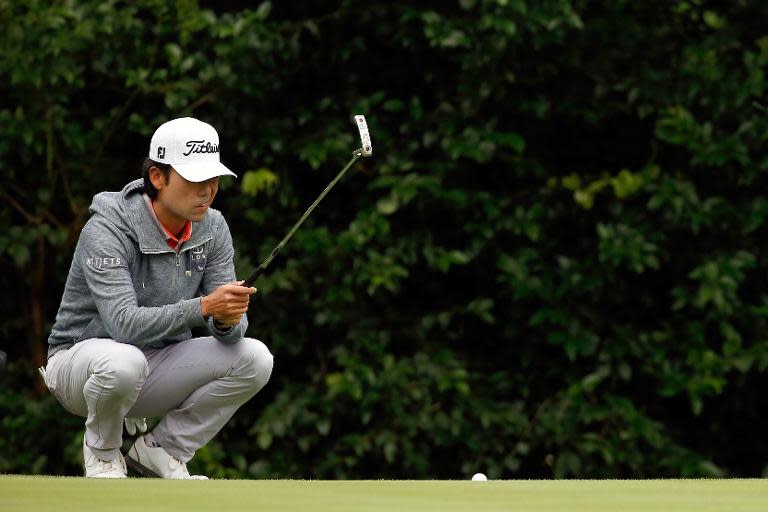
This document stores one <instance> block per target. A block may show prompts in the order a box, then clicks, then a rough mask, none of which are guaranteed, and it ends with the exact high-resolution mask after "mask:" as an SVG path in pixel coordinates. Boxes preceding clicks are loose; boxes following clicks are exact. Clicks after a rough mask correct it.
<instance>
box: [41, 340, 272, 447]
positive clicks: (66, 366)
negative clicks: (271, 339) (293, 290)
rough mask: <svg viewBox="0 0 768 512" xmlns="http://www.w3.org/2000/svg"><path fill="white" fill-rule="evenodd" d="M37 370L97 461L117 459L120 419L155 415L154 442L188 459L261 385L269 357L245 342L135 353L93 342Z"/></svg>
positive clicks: (189, 342) (120, 345) (133, 349)
mask: <svg viewBox="0 0 768 512" xmlns="http://www.w3.org/2000/svg"><path fill="white" fill-rule="evenodd" d="M44 373H45V374H44V377H45V381H46V385H47V386H48V388H49V389H50V390H51V392H52V393H53V394H54V396H55V397H56V398H57V399H58V400H59V402H61V404H62V405H63V406H64V407H65V408H66V409H67V410H68V411H70V412H72V413H73V414H76V415H78V416H84V417H85V418H86V421H85V440H86V442H87V444H88V446H89V447H90V448H91V450H93V452H94V453H96V455H97V456H98V457H100V458H102V459H104V460H113V459H114V458H115V457H117V454H118V452H119V450H120V447H121V445H122V441H123V437H122V436H123V419H124V418H125V417H126V416H127V417H130V418H145V417H162V420H161V421H160V423H159V424H158V425H157V426H156V427H155V429H154V430H153V431H152V434H153V435H154V437H155V441H156V442H157V443H158V444H160V446H162V447H163V448H164V449H165V451H167V452H168V453H169V454H170V455H172V456H173V457H175V458H177V459H179V460H180V461H182V462H188V461H189V460H190V459H191V458H192V456H193V455H194V454H195V451H196V450H197V449H199V448H200V447H202V446H204V445H205V444H206V443H207V442H208V441H210V440H211V438H213V436H215V435H216V434H217V433H218V432H219V430H221V428H222V427H223V426H224V425H225V424H226V423H227V421H229V419H230V418H231V417H232V415H233V414H234V413H235V411H236V410H237V409H238V408H239V407H240V406H241V405H243V404H244V403H245V402H247V401H248V400H249V399H250V398H251V397H252V396H253V395H255V394H256V393H258V392H259V390H260V389H261V388H263V387H264V385H265V384H266V383H267V381H268V380H269V377H270V375H271V373H272V354H271V353H270V352H269V349H267V347H266V345H264V344H263V343H262V342H260V341H259V340H255V339H252V338H243V339H241V340H240V341H239V342H237V343H234V344H232V345H226V344H224V343H221V342H219V341H217V340H216V339H215V338H212V337H204V338H193V339H190V340H187V341H183V342H181V343H177V344H174V345H169V346H167V347H165V348H162V349H147V350H145V351H143V352H142V350H140V349H139V348H137V347H135V346H133V345H128V344H125V343H119V342H116V341H114V340H111V339H101V338H94V339H89V340H85V341H82V342H80V343H77V344H75V345H74V346H73V347H72V348H70V349H68V350H62V351H60V352H57V353H56V354H54V355H53V357H52V358H51V359H50V360H49V361H48V365H47V368H46V370H45V372H44Z"/></svg>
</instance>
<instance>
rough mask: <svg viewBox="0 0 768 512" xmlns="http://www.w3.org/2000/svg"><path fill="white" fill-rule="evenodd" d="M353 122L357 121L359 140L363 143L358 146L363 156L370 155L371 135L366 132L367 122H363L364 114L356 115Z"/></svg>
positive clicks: (371, 147)
mask: <svg viewBox="0 0 768 512" xmlns="http://www.w3.org/2000/svg"><path fill="white" fill-rule="evenodd" d="M355 123H357V129H358V130H359V131H360V141H361V142H362V143H363V147H362V148H360V151H361V154H362V155H363V156H371V155H372V154H373V146H372V145H371V135H370V134H369V133H368V123H366V122H365V116H361V115H356V116H355Z"/></svg>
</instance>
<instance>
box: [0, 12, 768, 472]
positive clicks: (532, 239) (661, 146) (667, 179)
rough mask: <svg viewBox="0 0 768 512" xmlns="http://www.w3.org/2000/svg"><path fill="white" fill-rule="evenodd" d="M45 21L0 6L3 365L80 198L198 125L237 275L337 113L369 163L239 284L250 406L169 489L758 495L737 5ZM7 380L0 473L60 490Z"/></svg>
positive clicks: (756, 86) (56, 435)
mask: <svg viewBox="0 0 768 512" xmlns="http://www.w3.org/2000/svg"><path fill="white" fill-rule="evenodd" d="M49 4H50V3H49V2H25V3H19V2H7V1H0V21H1V22H2V26H1V27H0V33H1V34H2V36H0V76H3V77H4V80H3V82H2V84H1V85H0V173H2V176H3V178H4V180H3V183H2V184H0V194H2V195H1V196H0V199H2V201H1V202H0V228H2V229H0V258H2V262H3V265H4V267H5V268H6V269H16V270H17V271H14V272H5V273H3V275H2V277H0V283H2V284H3V285H4V289H6V290H18V294H15V295H11V294H7V295H6V296H5V297H4V298H2V299H0V304H2V306H3V309H2V310H3V311H5V312H6V313H5V314H4V315H3V317H2V319H1V320H0V330H1V332H2V333H3V339H5V340H9V341H8V348H7V350H8V351H9V353H10V355H11V356H12V357H14V358H16V359H17V360H18V359H21V358H27V359H28V360H29V368H31V367H32V366H33V363H32V359H34V358H35V350H36V347H37V350H39V347H40V346H42V344H43V340H44V338H45V336H46V332H47V329H48V327H49V326H50V323H51V321H52V320H53V317H54V315H55V312H56V307H57V305H58V300H59V297H60V292H61V289H62V286H63V280H64V276H65V275H66V270H67V268H68V264H69V258H70V255H71V250H72V247H73V243H74V241H75V240H76V237H77V234H78V232H79V229H80V227H81V226H82V223H83V222H84V219H85V218H86V210H85V208H86V207H87V204H88V202H89V199H90V196H91V195H92V194H94V193H96V192H98V191H100V190H102V189H107V188H108V189H118V188H119V187H121V186H122V185H123V184H124V183H125V182H126V181H128V180H129V179H132V178H133V177H135V176H137V173H138V165H139V163H140V161H141V159H142V158H143V156H144V153H145V151H146V148H147V145H148V138H149V136H150V135H151V133H152V131H153V130H154V128H155V127H156V126H157V125H158V124H160V122H162V121H164V120H166V119H168V118H171V117H175V116H180V115H190V114H191V115H194V116H196V117H200V118H202V119H204V120H207V121H209V122H211V123H212V124H213V125H214V126H216V127H217V128H218V129H219V132H220V135H221V140H222V152H223V159H224V161H225V162H226V163H227V164H228V165H229V166H230V167H231V168H233V169H236V170H238V171H239V173H240V177H241V179H240V180H238V181H231V182H227V183H223V184H222V192H221V194H220V196H219V199H217V202H218V204H217V206H218V207H219V208H220V209H221V210H223V211H224V213H225V215H226V216H227V218H228V221H229V223H230V227H231V229H232V232H233V233H234V235H235V240H236V247H237V252H238V258H237V265H238V273H239V275H241V276H246V275H247V274H248V273H250V271H252V270H253V268H255V266H256V265H257V264H258V262H259V261H260V259H261V258H263V257H265V256H266V255H267V254H268V253H269V251H271V250H272V248H273V247H274V245H275V244H276V243H277V241H278V240H279V239H280V238H281V237H282V236H283V234H284V233H285V231H286V230H287V229H288V228H289V227H290V226H291V225H292V224H293V222H294V221H295V220H296V219H297V218H298V217H299V215H300V214H301V212H302V211H303V210H304V208H305V207H306V206H307V205H309V204H310V203H311V201H312V200H313V199H314V198H315V197H316V196H317V195H318V193H319V192H320V191H321V190H322V188H323V187H324V186H325V184H326V183H327V182H328V181H330V179H331V178H332V177H333V176H334V175H335V173H336V172H337V171H338V169H339V168H340V166H341V165H343V164H344V162H346V161H347V159H348V158H349V156H350V153H351V151H352V150H353V149H355V148H356V144H357V141H356V140H355V138H356V136H355V128H354V126H353V125H352V123H351V122H350V118H351V115H352V114H355V113H363V114H365V115H366V117H367V120H368V124H369V127H370V129H371V135H372V137H373V145H374V156H373V157H372V158H371V159H365V160H361V161H360V162H359V163H358V164H356V166H355V168H353V170H352V171H351V172H350V174H349V175H348V176H347V177H346V178H345V179H344V181H342V182H341V183H339V185H337V187H336V188H335V189H334V191H333V192H332V193H331V194H330V195H329V196H328V197H327V198H326V200H325V201H324V202H323V203H322V204H321V205H320V206H319V207H318V209H317V210H316V211H315V213H313V215H312V217H310V218H309V219H308V221H307V223H306V224H305V225H304V226H303V227H302V229H301V230H300V231H298V232H297V233H296V235H295V237H294V238H293V239H292V240H291V241H290V243H289V245H287V246H286V248H285V249H284V251H283V253H282V254H281V256H280V257H279V258H278V259H277V260H276V261H275V263H274V264H273V265H272V266H271V267H270V272H269V273H268V274H267V275H266V276H264V277H263V278H261V280H260V281H259V282H258V283H257V286H258V288H259V294H258V295H257V296H256V298H255V299H254V304H253V306H252V309H251V315H250V318H251V334H252V335H254V336H256V337H258V338H260V339H262V340H264V341H265V342H266V343H267V344H268V345H269V346H270V348H271V349H272V351H273V353H274V354H275V356H276V358H275V364H276V367H275V372H274V374H273V378H272V381H271V382H270V384H269V385H268V387H267V388H266V389H265V390H264V391H263V392H262V393H261V394H260V395H258V396H257V397H256V398H255V399H254V400H253V401H252V402H251V403H249V404H248V405H246V406H245V407H244V408H243V409H242V410H241V411H240V412H239V413H238V414H237V415H236V417H235V418H234V419H233V421H232V423H231V424H230V425H229V426H228V427H227V428H226V429H225V430H224V431H223V432H222V433H221V434H220V435H219V436H218V437H217V438H216V440H214V442H212V443H211V444H210V445H209V446H207V447H205V448H204V449H203V450H201V451H200V452H199V453H198V456H197V457H196V459H195V460H194V461H193V463H192V464H193V468H192V469H195V470H197V471H202V472H206V473H208V474H211V475H212V476H221V477H256V478H265V477H307V478H310V477H311V478H462V477H466V476H468V475H471V474H472V473H474V472H476V471H483V472H486V473H487V474H488V476H489V477H491V478H497V477H504V478H517V477H670V476H723V475H729V476H760V475H761V474H762V472H763V471H764V466H765V460H766V458H768V446H766V444H765V442H764V441H762V433H763V432H762V431H763V430H764V428H762V427H763V426H764V420H763V418H762V417H761V416H760V413H759V412H758V411H760V410H762V409H764V408H765V406H766V405H768V404H766V400H765V399H764V398H763V394H764V393H763V388H764V385H765V384H766V369H767V368H768V346H767V345H766V342H765V334H764V333H765V332H766V328H768V294H766V292H765V289H766V284H768V283H766V278H765V271H764V269H765V267H766V263H768V262H767V261H766V257H765V255H764V253H766V251H764V250H763V249H764V248H765V240H766V235H768V227H767V226H766V219H767V218H768V201H766V199H765V198H764V197H763V193H762V192H763V190H764V189H765V186H766V185H767V184H768V182H767V180H766V178H765V173H766V171H768V158H766V156H765V155H764V150H765V147H766V140H767V139H768V122H767V121H766V113H765V112H764V111H762V110H760V109H759V108H756V107H755V102H758V104H759V103H760V102H763V99H762V98H764V97H765V96H766V79H765V76H764V75H765V71H766V66H767V64H768V36H766V35H765V32H764V27H763V24H761V23H760V22H759V20H764V19H765V17H766V15H768V7H766V6H765V5H764V3H763V2H758V1H746V0H739V1H734V2H730V3H729V4H728V5H720V4H717V5H715V4H712V5H709V4H710V3H709V2H706V1H701V0H676V1H670V2H626V1H619V2H617V1H611V2H609V1H579V0H573V1H569V0H557V1H544V2H533V1H524V0H505V1H502V0H494V1H492V0H460V1H457V2H418V3H412V2H380V3H373V4H371V3H367V2H354V1H348V0H347V1H340V2H325V3H311V4H312V6H311V7H310V6H302V5H301V4H303V3H296V2H275V3H274V4H272V3H270V2H264V3H262V4H261V5H259V6H256V7H252V6H250V4H248V5H249V6H250V7H247V8H246V6H244V7H243V8H242V9H240V8H238V7H237V4H238V3H237V2H230V3H228V5H229V8H228V9H227V10H226V11H225V10H218V11H212V10H209V9H204V8H201V7H200V6H199V5H198V4H197V2H195V1H191V0H187V1H181V0H179V1H177V2H176V3H168V2H160V1H145V2H132V3H128V4H124V3H117V2H95V1H94V2H85V1H83V2H76V3H71V4H70V3H62V2H58V3H54V4H53V6H51V5H49ZM201 4H202V2H201ZM36 312H42V313H43V317H42V318H41V317H40V315H37V316H36V314H37V313H36ZM35 329H36V330H35ZM30 333H33V335H30ZM35 333H36V334H35ZM35 336H37V337H35ZM25 337H26V338H28V339H29V341H28V343H27V347H24V346H23V343H21V342H18V341H16V340H23V339H24V338H25ZM11 340H14V341H13V342H11ZM3 348H4V349H5V348H6V347H5V346H3ZM20 367H21V366H20ZM28 373H31V372H28ZM24 382H25V381H23V380H22V379H21V377H20V375H19V373H16V374H14V378H13V379H11V385H10V386H6V387H5V389H4V391H0V414H2V415H3V417H2V420H0V439H3V440H4V441H5V440H10V439H13V440H14V441H13V442H10V441H8V442H5V444H0V446H1V447H2V449H3V450H2V451H1V452H0V464H2V466H0V472H2V471H14V472H55V473H58V472H65V471H66V472H77V471H78V469H77V466H76V465H75V464H74V462H73V461H74V460H75V456H72V458H70V459H66V460H68V463H67V465H63V464H58V463H53V462H51V461H53V460H59V459H57V458H56V457H60V456H61V453H62V452H63V451H64V448H65V446H66V447H69V448H68V449H69V450H70V451H71V450H72V449H73V448H72V447H73V446H74V450H75V451H74V452H72V453H75V455H76V449H77V439H78V435H79V434H78V433H77V432H76V431H75V429H76V428H77V425H79V424H80V422H79V420H77V419H76V418H74V419H73V418H69V419H67V418H66V417H65V416H63V415H64V413H63V410H59V409H56V407H54V405H55V404H52V402H51V399H50V398H41V397H40V396H35V395H32V394H31V393H32V392H31V387H32V386H31V385H29V384H24ZM26 382H28V381H26ZM22 388H23V390H22ZM21 396H24V397H26V398H24V399H23V400H21V399H20V398H19V397H21ZM20 400H21V401H20ZM45 418H51V419H53V418H56V421H55V422H51V423H50V425H48V427H49V428H48V429H47V430H48V432H46V429H44V428H42V427H44V426H46V423H45V421H44V420H45ZM46 421H47V420H46ZM59 423H60V425H59ZM57 429H70V430H67V431H66V432H61V431H59V430H57ZM41 439H43V440H45V443H35V442H33V441H37V440H41ZM54 440H55V441H56V442H52V441H54ZM21 446H23V447H25V448H24V450H22V449H21V448H20V447H21ZM734 453H737V454H741V455H740V456H733V455H732V454H734Z"/></svg>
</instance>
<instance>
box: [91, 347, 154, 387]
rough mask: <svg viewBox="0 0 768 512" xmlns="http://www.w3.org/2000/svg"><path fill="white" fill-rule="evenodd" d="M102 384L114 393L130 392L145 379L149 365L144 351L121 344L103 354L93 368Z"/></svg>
mask: <svg viewBox="0 0 768 512" xmlns="http://www.w3.org/2000/svg"><path fill="white" fill-rule="evenodd" d="M95 370H96V371H95V372H94V373H95V374H99V375H100V377H101V380H102V381H103V385H106V386H107V387H109V388H111V389H112V390H113V391H114V392H115V393H120V394H130V393H132V392H134V391H136V390H138V389H141V386H142V385H143V384H144V381H146V380H147V375H148V374H149V365H148V364H147V358H146V357H145V356H144V353H143V352H142V351H141V350H139V349H138V348H137V347H134V346H133V345H123V346H121V347H119V348H118V349H117V350H114V351H111V352H109V353H107V354H104V355H103V356H102V357H101V358H100V360H99V361H98V364H97V365H96V368H95Z"/></svg>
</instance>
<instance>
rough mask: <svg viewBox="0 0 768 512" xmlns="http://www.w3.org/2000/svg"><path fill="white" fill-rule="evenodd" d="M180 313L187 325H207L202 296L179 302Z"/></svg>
mask: <svg viewBox="0 0 768 512" xmlns="http://www.w3.org/2000/svg"><path fill="white" fill-rule="evenodd" d="M179 315H181V316H183V317H184V323H186V324H187V327H189V328H190V329H191V328H192V327H204V326H205V318H204V317H203V309H202V305H201V302H200V297H197V298H195V299H189V300H185V301H182V302H181V303H180V304H179Z"/></svg>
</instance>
